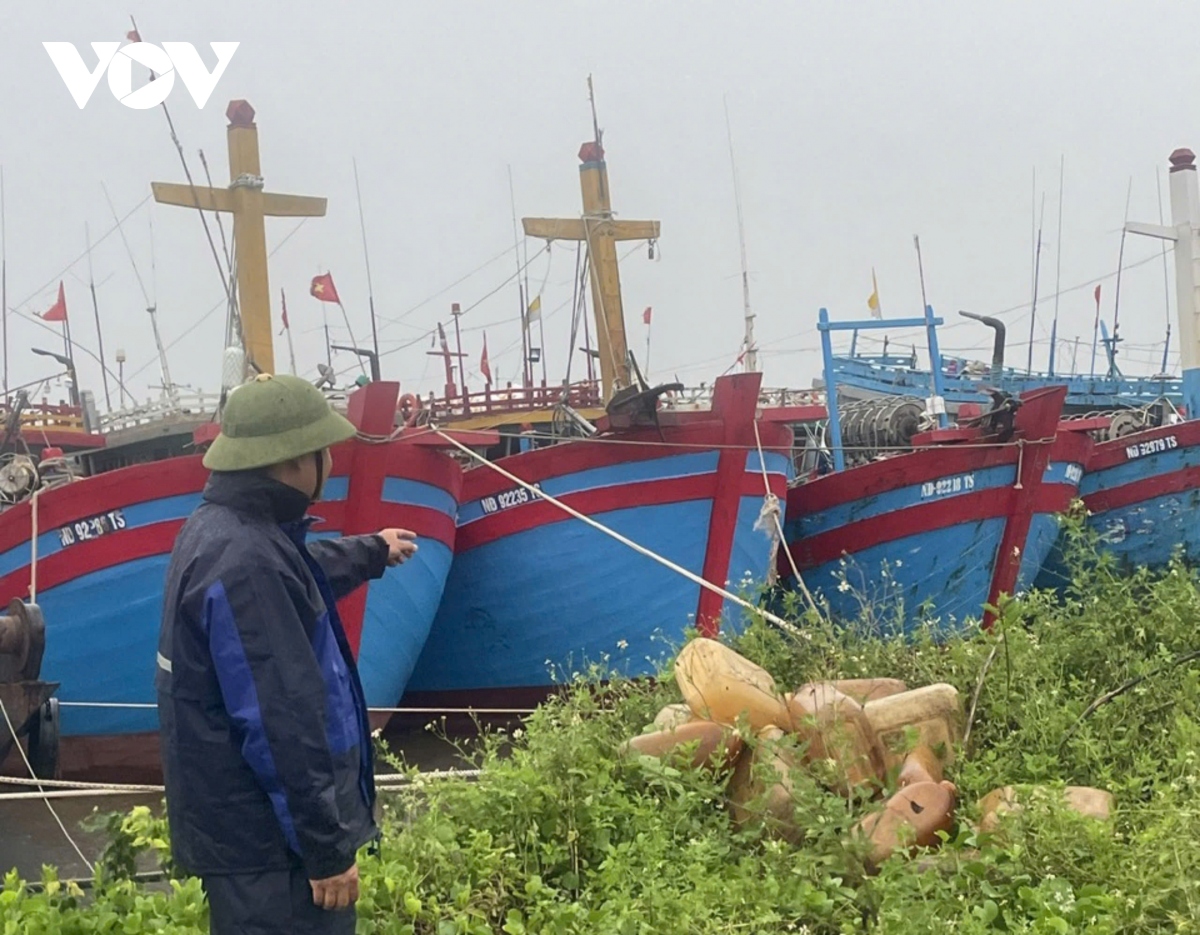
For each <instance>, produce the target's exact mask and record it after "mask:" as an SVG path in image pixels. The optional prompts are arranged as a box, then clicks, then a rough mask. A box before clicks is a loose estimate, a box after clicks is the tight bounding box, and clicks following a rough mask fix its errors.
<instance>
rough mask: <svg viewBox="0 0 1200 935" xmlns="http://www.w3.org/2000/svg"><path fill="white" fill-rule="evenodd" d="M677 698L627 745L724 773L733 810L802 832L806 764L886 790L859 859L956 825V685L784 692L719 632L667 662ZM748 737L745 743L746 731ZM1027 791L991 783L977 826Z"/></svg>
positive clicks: (862, 829)
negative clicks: (797, 780) (950, 770)
mask: <svg viewBox="0 0 1200 935" xmlns="http://www.w3.org/2000/svg"><path fill="white" fill-rule="evenodd" d="M675 679H676V682H677V683H678V685H679V689H680V691H681V692H682V693H683V698H684V703H683V704H673V705H668V706H667V707H666V708H664V709H663V710H662V711H660V712H659V713H658V716H657V717H656V718H655V719H654V724H653V727H652V728H651V730H650V731H649V732H647V733H644V734H642V735H640V736H638V737H635V738H633V739H632V740H630V741H628V742H627V743H626V744H625V745H624V750H625V752H627V753H629V754H631V755H646V756H654V757H658V758H667V757H672V756H679V755H686V756H687V757H688V759H689V760H690V762H691V763H692V765H694V766H697V767H700V766H703V767H707V768H713V769H717V770H720V771H721V772H722V774H723V775H725V774H727V775H728V776H729V785H728V794H729V800H730V805H731V811H732V815H733V819H734V821H735V822H736V823H737V824H739V825H741V826H746V825H749V824H752V823H759V824H761V825H763V826H764V827H765V828H766V829H767V830H768V831H769V832H770V833H772V834H775V835H778V836H780V837H782V838H784V839H787V840H791V841H799V840H800V838H801V837H802V836H803V829H801V828H798V827H796V825H795V821H794V812H795V809H794V793H795V790H794V778H793V777H794V776H796V775H797V772H798V771H800V770H804V771H807V772H808V773H810V774H811V775H813V776H814V777H815V778H816V779H817V780H818V781H819V782H820V783H821V784H822V785H824V786H825V787H826V788H828V789H829V791H830V792H833V793H836V794H838V795H840V796H843V797H846V798H848V799H850V800H851V801H861V802H866V801H869V800H871V799H878V798H880V797H881V796H882V795H883V794H884V793H890V795H889V796H888V797H887V798H886V801H885V804H884V805H883V807H882V808H881V809H880V808H877V809H875V810H874V811H872V812H871V813H870V814H868V815H867V816H866V817H864V818H863V819H862V820H861V821H860V822H859V823H858V824H857V825H856V826H855V837H856V838H858V839H860V840H864V841H865V847H866V851H867V863H868V866H869V867H872V868H873V867H877V866H878V865H879V864H880V863H881V862H882V861H883V860H885V859H887V857H889V856H890V855H891V854H893V853H896V852H898V851H908V852H911V851H914V850H916V849H917V848H922V847H936V846H937V845H938V844H939V843H940V842H941V840H942V837H941V832H945V833H947V834H949V833H950V832H951V831H952V829H953V827H954V824H955V808H956V805H957V790H956V789H955V787H954V785H953V784H952V783H950V782H948V781H947V780H946V779H945V778H944V772H945V768H946V767H947V766H950V765H952V764H953V758H954V754H955V747H956V745H957V744H958V743H959V742H960V740H961V731H962V722H963V714H962V705H961V702H960V700H959V696H958V692H957V690H956V689H955V688H954V687H953V686H952V685H946V684H936V685H927V686H924V687H921V688H916V689H912V690H910V689H909V688H908V686H907V685H906V684H905V683H904V682H901V681H899V680H897V679H888V678H879V679H851V680H839V681H829V682H813V683H809V684H806V685H801V686H800V687H799V688H797V689H796V690H795V691H793V692H790V693H785V692H781V691H780V690H779V688H778V687H777V685H776V684H775V680H774V679H773V678H772V677H771V675H770V674H769V673H768V672H767V671H766V670H765V669H762V668H761V667H759V666H757V665H755V664H754V663H752V662H750V661H749V660H748V659H745V658H744V657H742V656H740V655H738V654H737V653H736V652H734V651H733V650H732V649H730V648H729V647H728V646H726V645H724V644H723V643H720V642H718V641H716V640H711V639H704V638H699V639H695V640H693V641H692V642H690V643H688V644H687V646H685V647H684V649H683V651H682V652H681V653H680V654H679V657H678V659H677V660H676V663H675ZM748 741H750V742H748ZM1027 798H1028V795H1026V794H1023V793H1020V792H1018V791H1017V790H1014V789H1013V788H1012V787H1004V788H1002V789H997V790H995V791H994V792H992V793H990V794H989V795H988V796H985V797H984V799H983V800H982V801H981V803H980V811H981V815H982V816H983V818H982V822H981V828H982V830H984V831H990V830H994V829H995V827H996V826H997V823H998V821H999V816H1000V815H1001V814H1003V813H1004V812H1013V811H1017V810H1019V809H1020V808H1021V807H1022V803H1023V801H1025V799H1027ZM1065 801H1066V804H1067V805H1068V807H1071V808H1074V809H1075V810H1076V811H1080V812H1081V813H1083V814H1086V815H1090V816H1092V817H1096V818H1107V817H1108V815H1109V813H1110V811H1111V808H1112V797H1111V796H1110V795H1109V794H1108V793H1106V792H1101V791H1100V790H1096V789H1086V788H1081V787H1069V788H1068V789H1067V790H1065Z"/></svg>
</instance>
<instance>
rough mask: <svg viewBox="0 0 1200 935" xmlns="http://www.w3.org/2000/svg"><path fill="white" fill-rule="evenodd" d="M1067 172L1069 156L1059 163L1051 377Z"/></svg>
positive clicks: (1056, 325) (1051, 332)
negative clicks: (1064, 189) (1064, 183)
mask: <svg viewBox="0 0 1200 935" xmlns="http://www.w3.org/2000/svg"><path fill="white" fill-rule="evenodd" d="M1066 172H1067V156H1066V153H1064V154H1063V155H1062V156H1060V157H1059V161H1058V236H1057V237H1056V238H1055V240H1054V324H1052V325H1051V326H1050V367H1049V373H1050V376H1054V352H1055V351H1056V350H1057V349H1058V297H1059V293H1060V292H1061V291H1062V290H1061V288H1060V287H1061V285H1062V215H1063V180H1064V178H1065V177H1066Z"/></svg>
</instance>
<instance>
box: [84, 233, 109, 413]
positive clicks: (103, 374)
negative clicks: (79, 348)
mask: <svg viewBox="0 0 1200 935" xmlns="http://www.w3.org/2000/svg"><path fill="white" fill-rule="evenodd" d="M83 239H84V241H85V242H86V243H87V258H88V288H89V289H90V290H91V292H92V314H93V315H94V316H95V318H96V345H97V347H98V348H99V351H100V378H101V379H102V380H103V381H104V405H105V407H107V409H108V411H109V412H112V397H111V396H109V393H108V368H107V367H105V366H104V333H103V332H102V331H101V330H100V305H99V303H98V302H97V301H96V277H95V276H94V275H92V235H91V233H90V231H89V230H88V225H87V224H86V223H85V224H84V225H83Z"/></svg>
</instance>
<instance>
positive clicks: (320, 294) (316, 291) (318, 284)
mask: <svg viewBox="0 0 1200 935" xmlns="http://www.w3.org/2000/svg"><path fill="white" fill-rule="evenodd" d="M308 294H309V295H311V296H312V297H313V298H314V299H320V300H321V301H322V302H336V303H337V304H338V305H341V304H342V300H341V299H339V298H338V293H337V289H336V288H334V285H333V273H326V274H325V275H324V276H314V277H313V281H312V285H311V286H310V287H309V289H308Z"/></svg>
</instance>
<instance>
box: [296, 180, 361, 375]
mask: <svg viewBox="0 0 1200 935" xmlns="http://www.w3.org/2000/svg"><path fill="white" fill-rule="evenodd" d="M351 163H352V164H353V165H354V194H355V196H356V197H357V198H358V227H359V230H361V231H362V242H363V260H364V261H365V262H366V265H367V307H368V308H369V309H370V310H371V344H372V347H374V349H375V360H376V361H377V362H378V360H379V331H378V329H377V328H376V325H375V287H374V286H373V285H371V255H370V254H369V253H368V252H367V224H366V221H364V220H363V206H362V189H360V188H359V187H358V160H357V159H351ZM288 340H289V341H290V340H291V332H290V331H289V332H288ZM292 372H293V373H295V367H294V366H293V368H292Z"/></svg>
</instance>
